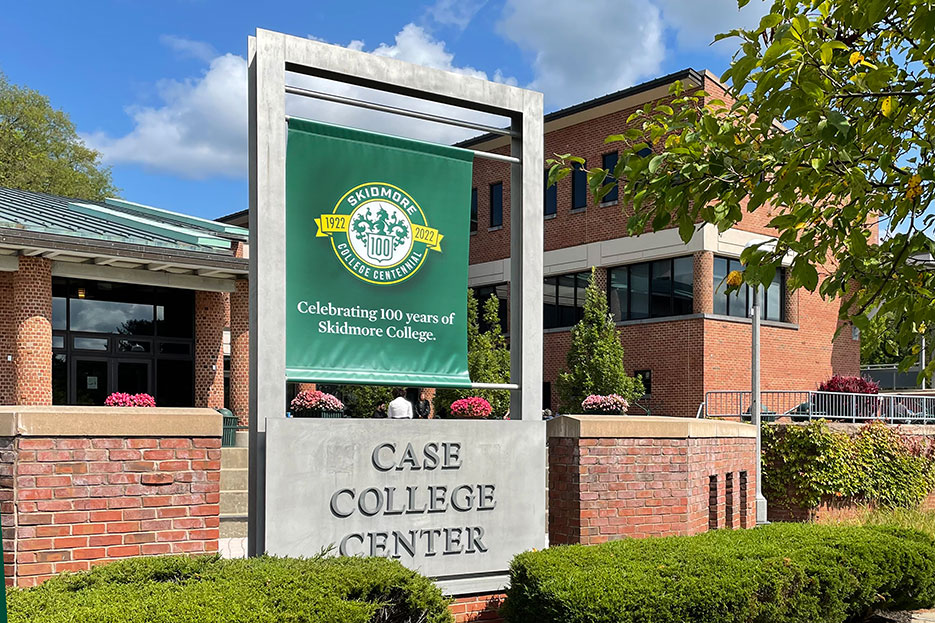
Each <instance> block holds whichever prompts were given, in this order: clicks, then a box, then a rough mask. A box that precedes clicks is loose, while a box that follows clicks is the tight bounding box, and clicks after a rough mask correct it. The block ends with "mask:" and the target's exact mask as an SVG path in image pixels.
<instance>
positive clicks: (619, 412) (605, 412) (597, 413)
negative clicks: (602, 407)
mask: <svg viewBox="0 0 935 623" xmlns="http://www.w3.org/2000/svg"><path fill="white" fill-rule="evenodd" d="M584 414H585V415H626V412H624V411H622V410H620V409H618V410H616V411H585V412H584Z"/></svg>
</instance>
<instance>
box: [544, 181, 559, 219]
mask: <svg viewBox="0 0 935 623" xmlns="http://www.w3.org/2000/svg"><path fill="white" fill-rule="evenodd" d="M543 184H544V186H545V187H544V188H543V190H542V214H543V216H545V217H546V218H548V217H551V216H555V215H556V214H558V184H552V185H551V186H549V170H548V169H546V170H545V182H544V183H543Z"/></svg>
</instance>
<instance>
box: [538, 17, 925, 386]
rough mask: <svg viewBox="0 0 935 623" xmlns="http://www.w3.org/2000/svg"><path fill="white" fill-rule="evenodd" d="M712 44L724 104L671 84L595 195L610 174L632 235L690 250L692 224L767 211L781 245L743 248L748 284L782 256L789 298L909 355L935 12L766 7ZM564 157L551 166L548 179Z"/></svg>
mask: <svg viewBox="0 0 935 623" xmlns="http://www.w3.org/2000/svg"><path fill="white" fill-rule="evenodd" d="M748 1H749V0H739V2H738V4H739V5H740V6H743V5H745V4H747V2H748ZM717 38H718V39H722V38H730V39H733V40H735V41H737V43H738V44H739V49H738V51H737V53H736V54H735V56H734V58H733V61H732V63H731V66H730V68H729V69H728V70H727V71H726V72H725V74H724V75H723V77H722V81H723V82H724V83H725V84H726V85H727V91H728V95H729V97H728V98H725V99H726V101H720V100H719V99H717V98H716V97H712V96H711V95H709V94H705V93H703V92H687V91H685V90H684V89H683V87H682V85H675V87H674V88H673V90H672V99H671V101H667V102H662V101H659V102H655V103H652V104H649V105H647V106H646V107H644V108H643V109H641V110H639V111H637V112H636V113H634V114H633V115H632V116H631V117H630V119H629V121H628V125H630V128H631V129H628V130H626V131H624V132H623V133H621V134H616V135H613V136H610V137H608V138H607V142H610V143H618V144H622V145H623V152H624V153H622V154H621V158H620V160H619V162H618V164H617V166H616V167H615V169H614V170H613V171H612V172H608V171H605V170H603V169H591V170H590V171H589V172H588V176H589V183H590V186H591V188H592V190H593V191H594V192H595V194H597V195H598V196H603V194H604V193H606V192H607V191H608V190H609V189H610V188H611V187H612V186H611V184H610V183H608V182H609V181H610V178H609V177H608V174H612V175H613V176H614V178H615V179H619V180H621V188H620V192H621V196H622V198H623V200H624V202H625V203H629V204H632V205H633V208H634V209H633V215H632V217H631V218H629V220H628V228H629V230H630V232H631V233H640V232H642V231H644V230H645V228H647V227H651V228H652V229H657V230H658V229H662V228H667V227H671V226H677V227H678V229H679V232H680V234H681V237H682V239H683V240H686V241H687V240H689V239H690V238H691V236H692V234H694V232H695V230H696V228H697V226H698V224H699V223H702V222H705V223H713V224H715V225H717V227H718V228H719V230H720V231H724V230H726V229H728V228H730V227H732V226H734V225H736V224H737V223H739V222H740V220H741V218H742V217H743V215H744V213H745V212H755V211H756V212H766V213H767V215H768V217H769V225H770V226H771V227H773V228H775V229H776V230H777V232H778V236H777V238H778V240H777V244H776V247H775V250H769V251H768V250H766V249H764V248H759V249H754V248H751V249H747V250H746V251H745V252H744V254H743V256H742V260H743V261H744V262H746V264H747V269H746V270H745V271H744V273H743V279H744V281H746V282H748V283H756V284H760V285H766V284H768V283H769V282H770V281H771V280H772V277H773V275H774V274H775V271H776V269H777V268H778V267H779V265H780V262H781V259H782V257H783V256H785V255H786V254H787V253H790V252H791V253H792V254H794V258H793V259H792V265H791V267H790V269H789V283H790V285H791V286H792V287H793V288H800V287H804V288H806V289H808V290H810V291H815V290H817V291H819V292H820V293H821V295H822V296H824V297H829V298H830V297H842V305H841V310H842V311H841V314H842V316H850V317H851V320H852V322H853V323H854V324H855V325H856V326H857V327H858V328H860V329H861V330H862V331H864V330H866V329H867V328H868V325H869V316H870V314H871V313H872V312H874V311H876V312H877V313H883V314H887V313H892V314H895V315H897V316H898V317H899V319H900V321H899V322H898V323H896V324H895V325H894V326H895V327H896V333H895V334H894V335H893V336H892V337H893V339H894V340H895V342H896V343H897V344H898V346H899V348H900V349H901V350H904V349H906V348H909V347H910V345H911V344H913V343H915V341H916V340H917V337H918V332H919V331H921V330H924V327H926V326H935V324H933V323H935V305H932V304H931V302H932V300H933V298H935V272H933V271H932V270H930V269H931V268H933V265H935V264H933V263H931V262H929V263H926V262H923V261H920V260H922V259H924V258H925V257H929V258H931V254H933V253H935V242H933V240H932V238H931V237H930V235H929V234H931V231H932V229H933V225H935V222H933V221H935V214H933V213H932V211H931V210H930V209H929V208H930V207H931V204H932V198H933V194H935V149H933V139H935V134H933V129H935V6H933V5H932V4H931V3H929V2H924V1H922V0H861V1H860V2H854V1H853V0H774V2H773V4H772V6H771V9H770V12H769V14H768V15H766V16H764V17H763V18H762V20H761V22H760V24H759V26H758V27H756V28H753V29H750V30H744V29H738V30H733V31H731V32H729V33H726V34H724V35H719V36H718V37H717ZM645 149H649V150H650V153H648V154H647V152H646V151H643V152H642V153H643V154H644V155H643V156H641V155H640V154H639V153H638V152H640V151H641V150H645ZM573 161H577V162H580V163H581V164H583V161H582V160H581V159H580V158H578V159H574V158H571V157H568V156H566V157H558V158H557V159H556V160H554V161H553V167H552V170H551V172H550V179H551V180H553V181H554V180H556V179H559V178H561V177H562V176H564V175H567V174H568V172H569V164H570V163H571V162H573ZM873 225H878V226H879V227H881V228H885V230H886V234H885V236H883V237H882V240H881V242H880V243H879V244H871V242H872V240H871V228H872V226H873ZM857 284H859V286H858V285H857ZM933 366H935V363H933V364H932V365H931V366H930V368H932V367H933Z"/></svg>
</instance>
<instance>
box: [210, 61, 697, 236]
mask: <svg viewBox="0 0 935 623" xmlns="http://www.w3.org/2000/svg"><path fill="white" fill-rule="evenodd" d="M688 78H691V79H693V80H696V81H697V82H698V83H699V84H704V74H703V73H701V72H698V71H695V70H694V69H692V68H690V67H689V68H687V69H683V70H681V71H677V72H675V73H671V74H669V75H668V76H662V77H660V78H654V79H653V80H650V81H649V82H643V83H642V84H637V85H634V86H632V87H628V88H626V89H622V90H620V91H616V92H614V93H609V94H607V95H602V96H601V97H597V98H595V99H592V100H588V101H586V102H581V103H580V104H575V105H573V106H569V107H568V108H562V109H561V110H556V111H555V112H551V113H549V114H547V115H545V117H544V122H545V123H549V122H550V121H555V120H556V119H562V118H563V117H568V116H570V115H574V114H576V113H579V112H583V111H585V110H590V109H591V108H597V107H598V106H603V105H604V104H609V103H611V102H615V101H617V100H620V99H623V98H625V97H630V96H632V95H639V94H640V93H643V92H645V91H650V90H652V89H655V88H656V87H661V86H664V85H666V84H671V83H673V82H675V81H676V80H686V79H688ZM495 138H500V137H499V135H497V134H482V135H480V136H475V137H474V138H469V139H467V140H465V141H461V142H460V143H455V146H456V147H471V146H473V145H477V144H479V143H485V142H487V141H489V140H491V139H495ZM232 216H233V215H232ZM218 220H223V219H218Z"/></svg>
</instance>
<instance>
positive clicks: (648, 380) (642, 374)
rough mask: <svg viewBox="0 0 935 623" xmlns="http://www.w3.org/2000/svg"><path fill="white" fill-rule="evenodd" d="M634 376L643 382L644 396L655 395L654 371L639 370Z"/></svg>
mask: <svg viewBox="0 0 935 623" xmlns="http://www.w3.org/2000/svg"><path fill="white" fill-rule="evenodd" d="M633 376H635V377H636V378H638V379H639V380H641V381H642V382H643V395H644V396H650V395H652V393H653V371H652V370H637V371H636V372H634V373H633Z"/></svg>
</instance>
